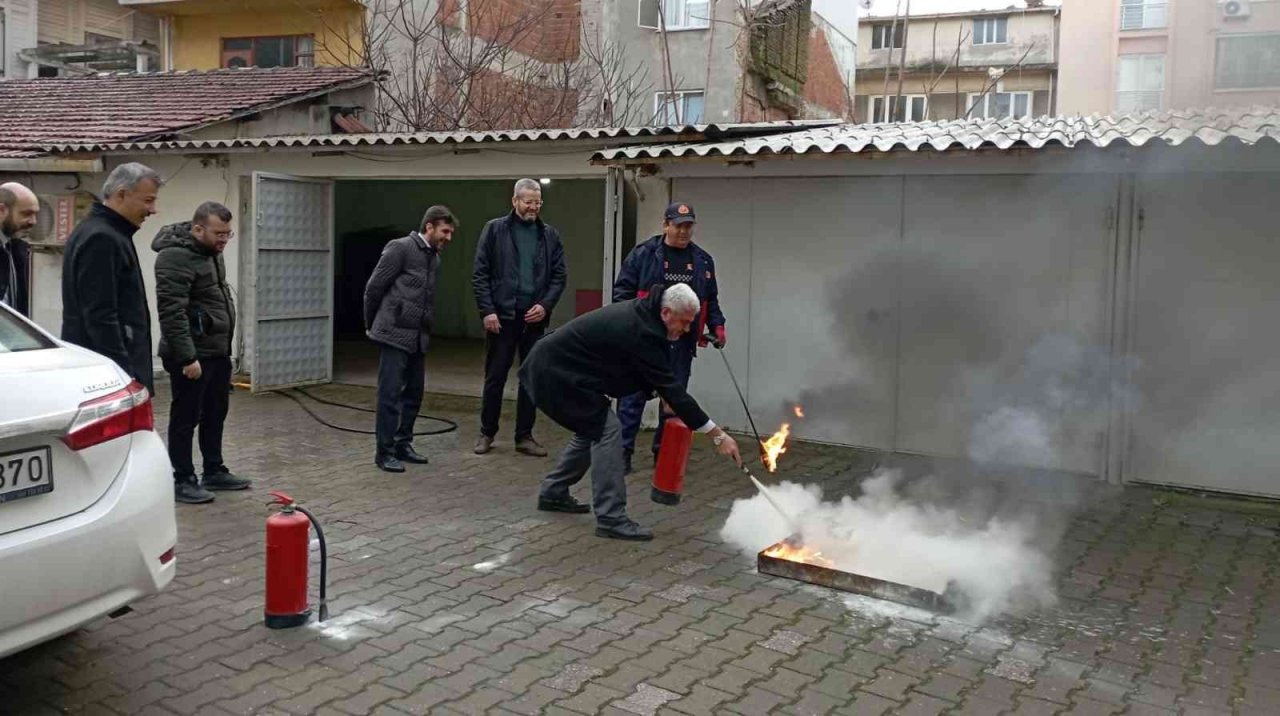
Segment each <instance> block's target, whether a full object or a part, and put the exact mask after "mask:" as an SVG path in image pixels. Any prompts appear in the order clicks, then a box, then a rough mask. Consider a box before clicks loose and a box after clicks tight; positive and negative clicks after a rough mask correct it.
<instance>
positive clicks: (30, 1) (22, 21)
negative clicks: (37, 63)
mask: <svg viewBox="0 0 1280 716" xmlns="http://www.w3.org/2000/svg"><path fill="white" fill-rule="evenodd" d="M0 7H3V8H4V57H2V58H0V69H3V71H4V79H7V80H13V79H22V78H24V77H26V76H27V64H28V63H27V62H26V61H25V60H23V59H22V58H20V57H18V52H19V51H20V50H25V49H27V48H31V47H35V46H36V36H37V21H38V18H37V16H36V13H37V7H38V3H37V2H36V0H4V2H0Z"/></svg>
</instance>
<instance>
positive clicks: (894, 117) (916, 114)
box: [867, 94, 929, 122]
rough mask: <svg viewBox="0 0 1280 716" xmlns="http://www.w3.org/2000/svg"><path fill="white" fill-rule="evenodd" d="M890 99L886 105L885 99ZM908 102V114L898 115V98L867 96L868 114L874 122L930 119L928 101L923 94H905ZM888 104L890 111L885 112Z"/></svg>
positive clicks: (904, 99) (904, 98)
mask: <svg viewBox="0 0 1280 716" xmlns="http://www.w3.org/2000/svg"><path fill="white" fill-rule="evenodd" d="M886 99H887V100H888V103H887V105H886V102H885V100H886ZM902 99H903V101H904V102H905V103H906V104H905V107H906V116H904V117H901V118H899V117H898V98H897V97H896V96H891V97H868V98H867V116H868V117H870V118H871V121H872V122H923V121H924V120H926V119H928V109H929V107H928V101H927V100H926V98H925V96H924V95H922V94H909V95H905V96H903V98H902ZM886 106H888V108H889V111H888V113H887V114H886V113H885V107H886Z"/></svg>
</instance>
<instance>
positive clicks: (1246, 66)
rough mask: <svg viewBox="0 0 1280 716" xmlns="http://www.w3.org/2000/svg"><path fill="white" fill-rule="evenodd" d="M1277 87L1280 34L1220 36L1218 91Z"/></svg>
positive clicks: (1215, 79)
mask: <svg viewBox="0 0 1280 716" xmlns="http://www.w3.org/2000/svg"><path fill="white" fill-rule="evenodd" d="M1276 87H1280V35H1223V36H1220V37H1218V60H1217V67H1216V69H1215V72H1214V88H1215V89H1220V90H1230V89H1259V88H1268V89H1271V88H1276Z"/></svg>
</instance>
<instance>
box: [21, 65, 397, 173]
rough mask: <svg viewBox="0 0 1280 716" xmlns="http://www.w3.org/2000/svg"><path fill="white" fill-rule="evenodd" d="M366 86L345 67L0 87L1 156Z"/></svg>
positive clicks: (201, 122)
mask: <svg viewBox="0 0 1280 716" xmlns="http://www.w3.org/2000/svg"><path fill="white" fill-rule="evenodd" d="M372 81H373V75H371V74H370V73H369V72H367V71H364V70H359V69H351V68H346V67H278V68H270V69H263V68H246V69H226V70H212V71H208V72H156V73H141V74H139V73H104V74H96V75H87V76H83V77H48V78H41V79H34V80H11V81H7V82H0V151H3V150H8V151H11V152H15V154H12V155H8V154H7V155H6V156H22V155H24V154H25V156H38V155H40V154H42V153H43V152H42V151H41V150H42V149H44V148H46V147H48V146H50V145H57V144H82V143H92V142H123V141H139V140H145V139H152V138H159V137H164V136H168V135H173V134H176V133H180V132H182V131H190V130H192V129H195V128H197V127H201V126H205V125H208V124H211V123H216V122H221V121H225V120H228V119H233V118H236V117H240V116H244V115H247V114H252V113H253V112H258V111H262V110H265V109H269V108H271V107H275V106H278V105H280V104H284V103H287V102H291V101H295V100H298V99H302V98H305V97H308V96H311V95H315V94H322V93H324V92H330V91H333V90H335V89H343V88H347V87H358V86H360V85H363V84H368V83H370V82H372Z"/></svg>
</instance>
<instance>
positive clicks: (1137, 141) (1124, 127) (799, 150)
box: [593, 107, 1280, 163]
mask: <svg viewBox="0 0 1280 716" xmlns="http://www.w3.org/2000/svg"><path fill="white" fill-rule="evenodd" d="M1264 141H1271V142H1280V108H1278V107H1253V108H1238V109H1224V110H1216V109H1204V110H1187V111H1178V112H1163V113H1150V114H1138V115H1131V116H1125V117H1097V116H1094V117H1041V118H1038V119H1022V120H990V119H973V120H946V121H936V122H904V123H896V124H842V125H838V126H833V127H819V128H815V129H807V130H803V131H796V132H786V133H782V134H773V135H769V136H764V137H747V138H742V139H735V140H733V141H724V142H696V143H685V144H661V145H646V146H637V147H623V148H618V149H609V150H605V151H601V152H597V153H596V154H595V155H594V157H593V159H594V160H596V161H600V162H623V163H625V162H627V161H629V160H631V161H643V160H649V159H659V158H663V157H685V158H696V157H728V156H737V155H745V156H762V155H779V154H831V153H837V152H889V151H919V150H933V151H939V152H943V151H966V150H976V149H1010V148H1015V149H1016V148H1030V149H1040V148H1042V147H1054V146H1058V147H1078V146H1095V147H1108V146H1112V145H1123V146H1131V147H1140V146H1144V145H1148V144H1153V145H1168V146H1177V145H1179V144H1184V143H1191V142H1198V143H1201V144H1205V145H1209V146H1214V145H1218V144H1222V143H1226V142H1239V143H1242V144H1256V143H1259V142H1264Z"/></svg>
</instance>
